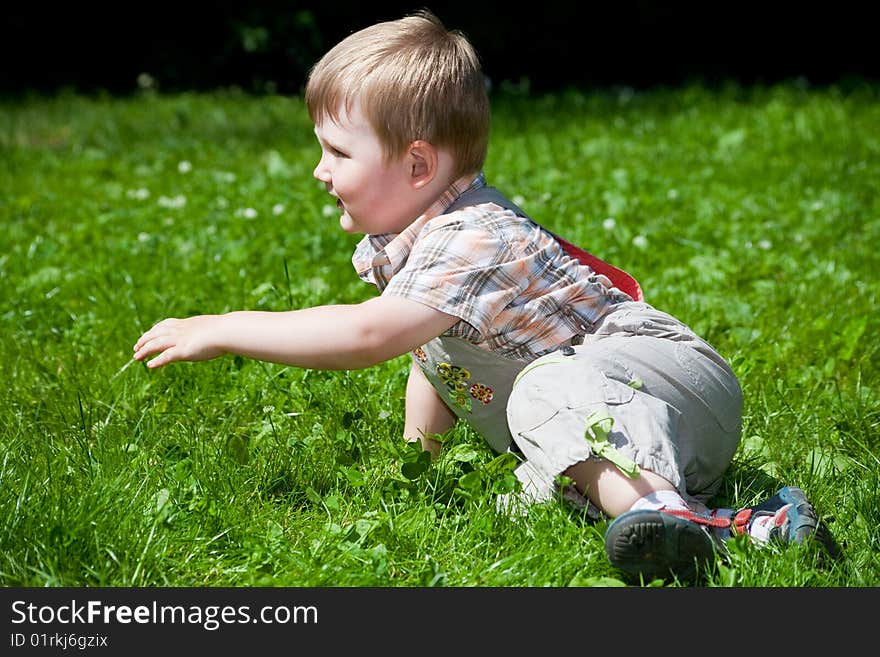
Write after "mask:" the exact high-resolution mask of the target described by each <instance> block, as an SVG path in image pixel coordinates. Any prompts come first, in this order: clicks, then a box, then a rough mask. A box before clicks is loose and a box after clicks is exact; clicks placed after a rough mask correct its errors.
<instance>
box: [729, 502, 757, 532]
mask: <svg viewBox="0 0 880 657" xmlns="http://www.w3.org/2000/svg"><path fill="white" fill-rule="evenodd" d="M751 519H752V510H751V509H748V508H746V509H743V510H742V511H738V512H737V514H736V515H735V516H733V522H732V523H731V524H730V531H731V532H732V533H734V534H747V533H748V532H749V521H750V520H751Z"/></svg>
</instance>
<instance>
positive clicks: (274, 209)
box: [272, 203, 284, 217]
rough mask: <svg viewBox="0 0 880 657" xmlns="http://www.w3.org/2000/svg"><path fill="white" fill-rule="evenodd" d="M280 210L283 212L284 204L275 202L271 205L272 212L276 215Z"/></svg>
mask: <svg viewBox="0 0 880 657" xmlns="http://www.w3.org/2000/svg"><path fill="white" fill-rule="evenodd" d="M282 212H284V206H283V205H282V204H281V203H276V204H275V205H273V206H272V214H274V215H275V216H276V217H277V216H278V215H279V214H281V213H282Z"/></svg>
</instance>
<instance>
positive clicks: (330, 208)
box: [321, 205, 338, 217]
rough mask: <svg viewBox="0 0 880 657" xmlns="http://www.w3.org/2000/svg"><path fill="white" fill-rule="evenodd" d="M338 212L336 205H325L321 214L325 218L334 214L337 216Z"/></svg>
mask: <svg viewBox="0 0 880 657" xmlns="http://www.w3.org/2000/svg"><path fill="white" fill-rule="evenodd" d="M337 210H338V208H337V207H336V206H335V205H325V206H324V207H323V208H321V214H323V215H324V216H325V217H332V216H333V215H334V214H336V211H337Z"/></svg>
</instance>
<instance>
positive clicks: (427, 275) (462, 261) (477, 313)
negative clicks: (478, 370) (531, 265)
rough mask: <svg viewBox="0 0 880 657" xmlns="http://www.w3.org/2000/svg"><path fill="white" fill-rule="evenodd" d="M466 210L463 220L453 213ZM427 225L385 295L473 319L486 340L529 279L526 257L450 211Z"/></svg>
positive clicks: (465, 318)
mask: <svg viewBox="0 0 880 657" xmlns="http://www.w3.org/2000/svg"><path fill="white" fill-rule="evenodd" d="M458 214H462V215H463V218H462V219H461V220H453V219H451V218H453V217H455V216H456V215H458ZM448 217H449V218H450V220H448V221H445V222H444V223H442V224H440V225H439V226H432V225H429V226H426V227H425V230H424V231H423V233H422V234H420V235H419V237H418V239H417V240H416V242H415V243H414V244H413V248H412V250H411V251H410V254H409V257H408V259H407V262H406V264H405V265H404V266H403V267H402V268H401V269H400V271H398V272H397V273H395V275H394V276H393V277H392V279H391V280H390V281H389V283H388V286H387V287H386V288H385V290H384V291H383V294H390V295H394V296H400V297H405V298H408V299H412V300H414V301H418V302H420V303H423V304H425V305H427V306H430V307H432V308H436V309H437V310H440V311H442V312H444V313H447V314H449V315H453V316H455V317H458V318H460V319H462V320H464V321H465V322H467V323H468V324H470V325H471V326H472V327H473V328H474V329H475V330H476V331H477V332H478V334H479V336H480V339H481V340H482V339H485V338H486V337H487V336H488V335H489V333H490V330H489V329H490V327H491V325H492V322H493V320H494V319H495V318H496V317H498V315H499V314H500V313H501V312H502V311H503V310H504V309H505V308H506V307H507V306H508V305H510V304H511V303H512V302H513V301H514V300H515V299H516V298H517V297H518V296H519V294H520V293H521V292H522V290H524V289H525V288H526V287H527V286H528V284H529V276H528V274H529V272H528V266H527V262H526V261H525V260H523V259H518V258H517V257H516V256H515V254H513V253H512V251H511V249H510V248H509V246H508V245H507V244H506V243H505V242H504V240H503V239H502V238H501V237H499V236H498V235H496V234H494V233H493V232H491V231H490V230H487V229H486V228H484V227H482V226H480V225H478V224H477V223H476V222H474V221H468V220H467V213H453V214H450V215H448Z"/></svg>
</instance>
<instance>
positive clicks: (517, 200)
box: [510, 194, 526, 205]
mask: <svg viewBox="0 0 880 657" xmlns="http://www.w3.org/2000/svg"><path fill="white" fill-rule="evenodd" d="M510 200H511V201H513V204H514V205H525V203H526V199H525V197H524V196H521V195H519V194H517V195H516V196H514V197H513V198H512V199H510Z"/></svg>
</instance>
